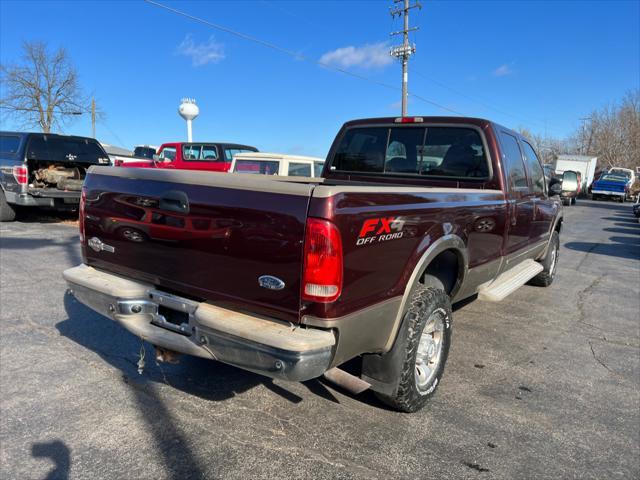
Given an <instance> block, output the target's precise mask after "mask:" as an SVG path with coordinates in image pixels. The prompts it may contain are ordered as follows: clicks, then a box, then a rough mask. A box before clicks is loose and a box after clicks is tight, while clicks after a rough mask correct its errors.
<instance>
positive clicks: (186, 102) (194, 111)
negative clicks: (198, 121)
mask: <svg viewBox="0 0 640 480" xmlns="http://www.w3.org/2000/svg"><path fill="white" fill-rule="evenodd" d="M178 113H179V114H180V116H181V117H182V118H184V119H185V120H186V121H187V141H188V142H193V138H192V133H191V121H192V120H193V119H194V118H196V117H197V116H198V114H199V113H200V109H199V108H198V106H197V105H196V101H195V99H193V98H183V99H182V103H181V104H180V107H179V108H178Z"/></svg>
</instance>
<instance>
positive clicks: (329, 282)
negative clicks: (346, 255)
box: [302, 218, 342, 303]
mask: <svg viewBox="0 0 640 480" xmlns="http://www.w3.org/2000/svg"><path fill="white" fill-rule="evenodd" d="M341 293H342V240H341V239H340V232H339V231H338V228H337V227H336V226H335V225H334V224H333V223H331V222H329V221H328V220H321V219H319V218H308V219H307V227H306V232H305V239H304V269H303V272H302V298H303V300H309V301H312V302H322V303H327V302H333V301H334V300H336V299H337V298H338V297H339V296H340V294H341Z"/></svg>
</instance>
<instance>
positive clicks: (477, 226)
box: [303, 186, 507, 318]
mask: <svg viewBox="0 0 640 480" xmlns="http://www.w3.org/2000/svg"><path fill="white" fill-rule="evenodd" d="M328 188H330V187H324V186H319V187H317V188H316V190H315V191H314V196H313V198H312V201H311V205H310V210H309V215H310V216H317V217H323V218H329V219H332V221H333V222H335V223H336V225H338V228H339V230H340V232H341V234H342V244H343V249H344V285H345V287H344V290H343V293H342V295H341V297H340V298H339V299H338V300H337V301H336V302H334V303H332V304H326V305H318V304H308V305H303V314H306V315H311V316H316V317H320V318H336V317H341V316H343V315H347V314H349V313H352V312H355V311H357V310H359V309H361V308H364V307H366V306H369V305H372V304H375V303H378V302H382V301H383V300H386V299H389V298H393V297H396V296H400V295H402V294H403V293H404V289H405V286H406V284H407V281H408V280H409V277H410V276H411V274H412V272H413V269H414V268H415V266H416V265H417V263H418V261H419V260H420V258H421V256H422V254H423V253H424V252H425V251H426V249H427V248H428V247H429V246H430V245H431V244H432V243H433V242H434V241H436V240H437V239H438V238H439V237H441V236H444V235H457V236H458V237H460V238H461V239H462V240H463V242H464V243H465V245H466V246H467V254H468V258H469V259H470V262H469V265H468V267H469V268H474V267H477V266H480V265H483V264H486V263H487V262H491V261H499V258H500V255H501V251H502V247H503V241H504V235H505V228H506V226H505V221H506V218H507V210H506V202H505V199H504V195H503V193H502V192H500V191H497V190H464V189H438V188H434V189H429V188H404V189H403V188H398V187H396V188H394V190H393V193H391V192H390V193H385V192H384V190H385V187H375V188H376V189H377V192H373V191H367V190H368V189H367V188H359V187H347V188H345V189H344V190H346V191H343V192H341V191H340V189H337V190H336V193H335V195H330V196H327V197H323V193H322V192H323V189H324V190H326V189H328Z"/></svg>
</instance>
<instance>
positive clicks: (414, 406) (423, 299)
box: [376, 285, 452, 413]
mask: <svg viewBox="0 0 640 480" xmlns="http://www.w3.org/2000/svg"><path fill="white" fill-rule="evenodd" d="M451 319H452V314H451V301H450V300H449V296H448V295H447V294H446V293H445V291H444V290H442V289H439V288H434V287H427V286H424V285H420V286H418V287H417V288H416V291H415V292H414V294H413V295H412V297H411V301H410V304H409V308H408V310H407V313H406V314H405V316H404V319H403V323H402V325H403V326H404V327H403V328H405V329H407V332H406V333H407V335H406V337H405V339H404V345H402V347H403V348H402V352H403V353H404V354H403V355H402V368H401V370H400V372H401V373H400V379H399V382H398V388H397V391H396V393H395V395H385V394H382V393H377V392H376V396H377V397H378V398H379V399H380V400H381V401H382V402H383V403H385V404H387V405H389V406H390V407H392V408H394V409H395V410H399V411H401V412H408V413H410V412H416V411H418V410H420V409H421V408H422V407H424V405H425V404H426V403H427V401H428V400H429V398H430V397H431V396H432V395H433V394H434V393H435V391H436V389H437V387H438V385H439V384H440V380H441V379H442V375H443V374H444V366H445V363H446V361H447V356H448V354H449V346H450V345H451V333H452V331H451V326H452V325H451ZM433 324H436V325H439V326H440V327H442V329H441V330H440V331H438V330H434V332H433V335H432V338H433V340H436V334H438V337H439V342H437V341H434V345H435V344H436V343H437V344H438V345H439V346H435V347H433V348H434V349H435V350H436V353H434V356H437V357H438V358H437V363H435V368H434V369H433V370H430V369H428V368H427V370H429V372H430V373H429V375H428V376H427V378H426V379H425V383H423V384H422V385H421V386H420V388H419V387H418V382H419V380H420V378H421V376H420V375H419V373H418V372H419V371H420V368H423V370H422V372H424V367H425V366H426V365H425V364H424V363H422V362H421V363H420V365H419V364H418V363H417V359H418V358H417V357H418V353H419V351H418V347H419V346H420V345H421V341H420V340H421V338H422V333H423V331H424V330H425V326H427V325H429V327H430V328H431V325H433ZM427 336H428V334H427ZM394 348H395V347H394ZM430 351H431V350H430ZM438 352H439V353H438ZM421 354H422V357H423V359H424V355H425V352H421ZM426 355H428V354H426ZM421 365H422V367H421ZM422 378H423V379H424V376H423V377H422Z"/></svg>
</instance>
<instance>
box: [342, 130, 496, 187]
mask: <svg viewBox="0 0 640 480" xmlns="http://www.w3.org/2000/svg"><path fill="white" fill-rule="evenodd" d="M331 170H332V171H345V172H359V173H375V174H386V175H398V174H401V175H419V176H423V177H455V178H488V176H489V166H488V162H487V156H486V154H485V149H484V144H483V142H482V138H481V136H480V134H479V133H478V131H476V130H475V129H473V128H466V127H424V126H420V127H414V126H411V127H390V128H389V127H356V128H351V129H349V130H347V131H346V132H345V134H344V135H343V137H342V139H341V141H340V144H339V145H338V149H337V151H336V153H335V155H334V158H333V163H332V165H331Z"/></svg>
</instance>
